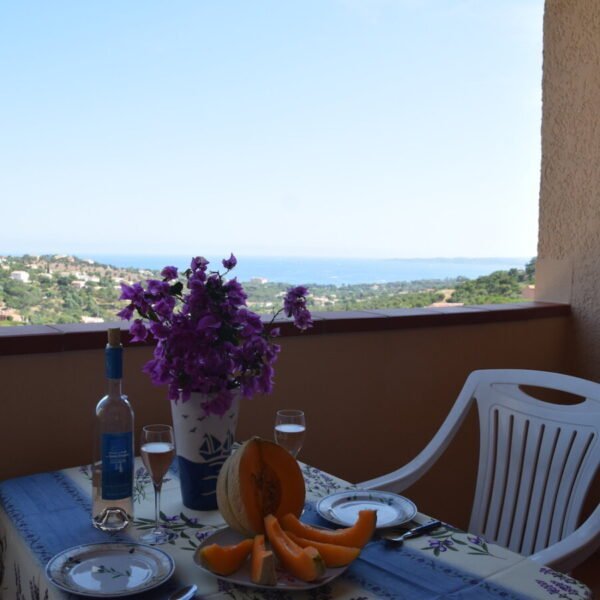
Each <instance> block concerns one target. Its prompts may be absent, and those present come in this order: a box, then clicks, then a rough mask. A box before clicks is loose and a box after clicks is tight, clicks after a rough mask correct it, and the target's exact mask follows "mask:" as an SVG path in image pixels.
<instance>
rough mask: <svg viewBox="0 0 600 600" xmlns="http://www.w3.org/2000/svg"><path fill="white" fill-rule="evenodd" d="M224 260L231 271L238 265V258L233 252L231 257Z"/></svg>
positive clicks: (225, 265) (224, 263)
mask: <svg viewBox="0 0 600 600" xmlns="http://www.w3.org/2000/svg"><path fill="white" fill-rule="evenodd" d="M222 262H223V266H224V267H225V268H226V269H227V270H228V271H231V269H233V267H235V265H237V258H236V257H235V256H234V255H233V253H232V254H231V256H230V257H229V258H224V259H223V261H222Z"/></svg>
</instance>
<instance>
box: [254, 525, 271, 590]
mask: <svg viewBox="0 0 600 600" xmlns="http://www.w3.org/2000/svg"><path fill="white" fill-rule="evenodd" d="M251 562H252V566H251V569H250V579H252V581H253V582H254V583H257V584H259V585H276V584H277V573H276V572H275V555H274V554H273V552H272V551H271V550H267V549H266V548H265V536H264V535H263V534H262V533H259V534H258V535H255V536H254V545H253V546H252V558H251Z"/></svg>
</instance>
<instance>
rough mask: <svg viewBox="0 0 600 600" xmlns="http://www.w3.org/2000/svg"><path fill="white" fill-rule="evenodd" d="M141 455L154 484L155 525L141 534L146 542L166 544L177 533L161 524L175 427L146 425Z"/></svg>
mask: <svg viewBox="0 0 600 600" xmlns="http://www.w3.org/2000/svg"><path fill="white" fill-rule="evenodd" d="M141 455H142V460H143V461H144V465H145V466H146V469H147V470H148V473H150V477H151V478H152V483H153V484H154V508H155V525H154V529H153V530H152V531H149V532H147V533H144V534H143V535H142V536H140V541H142V542H144V543H146V544H154V545H157V544H164V543H166V542H168V541H170V540H172V539H173V538H175V537H176V534H175V533H173V532H172V531H169V530H168V529H165V528H164V527H162V526H161V525H160V490H161V487H162V483H163V477H164V476H165V473H166V472H167V471H168V470H169V467H170V466H171V462H173V458H174V457H175V442H174V437H173V428H172V427H171V426H170V425H146V427H144V428H143V430H142V440H141Z"/></svg>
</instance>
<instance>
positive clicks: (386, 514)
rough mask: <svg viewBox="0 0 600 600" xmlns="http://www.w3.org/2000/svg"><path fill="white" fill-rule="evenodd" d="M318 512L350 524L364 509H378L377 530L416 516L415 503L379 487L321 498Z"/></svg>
mask: <svg viewBox="0 0 600 600" xmlns="http://www.w3.org/2000/svg"><path fill="white" fill-rule="evenodd" d="M316 508H317V512H318V513H319V515H320V516H321V517H323V518H324V519H325V520H327V521H330V522H331V523H335V524H336V525H344V526H345V527H351V526H352V525H354V523H356V520H357V519H358V513H359V512H360V511H361V510H375V511H376V512H377V524H376V527H377V529H383V528H385V527H397V526H398V525H401V524H402V523H406V522H408V521H410V520H412V519H414V518H415V516H416V514H417V507H416V506H415V503H414V502H412V501H411V500H409V499H408V498H405V497H404V496H399V495H398V494H392V493H391V492H379V491H377V490H346V491H344V492H336V493H335V494H330V495H329V496H325V497H324V498H321V500H319V502H317V506H316Z"/></svg>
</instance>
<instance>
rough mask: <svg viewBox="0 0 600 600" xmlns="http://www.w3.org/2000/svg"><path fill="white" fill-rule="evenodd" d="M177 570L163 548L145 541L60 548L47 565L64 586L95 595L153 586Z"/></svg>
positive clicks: (132, 591) (127, 593) (110, 595)
mask: <svg viewBox="0 0 600 600" xmlns="http://www.w3.org/2000/svg"><path fill="white" fill-rule="evenodd" d="M174 570H175V563H174V562H173V559H172V558H171V557H170V556H169V555H168V554H167V553H166V552H163V551H162V550H159V549H158V548H154V547H152V546H145V545H143V544H128V543H99V544H82V545H81V546H75V547H73V548H68V549H67V550H63V551H62V552H59V553H58V554H57V555H56V556H54V557H53V558H51V559H50V561H49V562H48V564H47V565H46V575H47V577H48V579H49V580H50V581H51V582H52V583H53V584H54V585H55V586H57V587H59V588H60V589H61V590H64V591H65V592H71V593H72V594H77V595H79V596H89V597H92V598H119V597H122V596H130V595H131V594H138V593H139V592H145V591H146V590H151V589H152V588H155V587H156V586H158V585H160V584H161V583H163V582H164V581H166V580H167V579H169V577H171V575H172V574H173V571H174Z"/></svg>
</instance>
